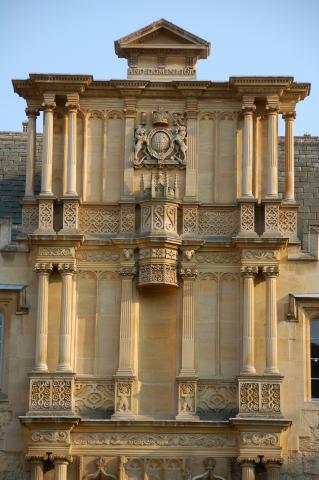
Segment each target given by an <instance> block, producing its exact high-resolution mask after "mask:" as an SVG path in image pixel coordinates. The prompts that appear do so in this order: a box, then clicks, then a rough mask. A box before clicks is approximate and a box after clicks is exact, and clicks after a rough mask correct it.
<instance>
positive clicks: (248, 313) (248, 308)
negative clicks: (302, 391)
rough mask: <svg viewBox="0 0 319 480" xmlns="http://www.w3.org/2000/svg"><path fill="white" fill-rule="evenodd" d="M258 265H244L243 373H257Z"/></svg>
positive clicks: (242, 270)
mask: <svg viewBox="0 0 319 480" xmlns="http://www.w3.org/2000/svg"><path fill="white" fill-rule="evenodd" d="M257 273H258V267H255V266H244V267H242V268H241V274H242V276H243V277H244V298H243V366H242V373H256V369H255V352H254V348H255V338H254V337H255V334H254V330H255V325H254V323H255V318H254V317H255V308H254V288H255V286H254V282H255V277H256V275H257Z"/></svg>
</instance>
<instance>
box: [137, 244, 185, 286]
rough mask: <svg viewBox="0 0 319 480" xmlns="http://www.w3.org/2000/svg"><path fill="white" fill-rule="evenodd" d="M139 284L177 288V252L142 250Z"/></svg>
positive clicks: (158, 248) (159, 249)
mask: <svg viewBox="0 0 319 480" xmlns="http://www.w3.org/2000/svg"><path fill="white" fill-rule="evenodd" d="M138 284H139V285H140V286H142V285H173V286H177V250H176V249H173V248H160V247H156V248H141V249H140V255H139V281H138Z"/></svg>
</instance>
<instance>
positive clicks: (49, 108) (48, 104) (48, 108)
mask: <svg viewBox="0 0 319 480" xmlns="http://www.w3.org/2000/svg"><path fill="white" fill-rule="evenodd" d="M42 107H43V110H44V111H45V112H53V110H54V109H55V107H56V103H55V102H53V101H49V100H47V101H44V102H43V103H42Z"/></svg>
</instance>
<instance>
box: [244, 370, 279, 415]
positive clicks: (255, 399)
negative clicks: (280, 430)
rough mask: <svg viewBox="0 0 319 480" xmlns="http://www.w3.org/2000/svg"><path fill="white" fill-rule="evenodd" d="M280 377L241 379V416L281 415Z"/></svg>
mask: <svg viewBox="0 0 319 480" xmlns="http://www.w3.org/2000/svg"><path fill="white" fill-rule="evenodd" d="M280 381H281V380H280V379H278V380H277V381H276V380H272V379H269V380H268V381H267V379H265V380H257V379H254V378H247V379H243V378H240V379H239V416H254V415H255V416H265V417H281V416H282V415H281V403H280V402H281V400H280Z"/></svg>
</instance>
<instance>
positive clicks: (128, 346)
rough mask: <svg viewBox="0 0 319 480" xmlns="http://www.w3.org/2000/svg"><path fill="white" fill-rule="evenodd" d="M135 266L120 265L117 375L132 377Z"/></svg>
mask: <svg viewBox="0 0 319 480" xmlns="http://www.w3.org/2000/svg"><path fill="white" fill-rule="evenodd" d="M135 274H136V269H135V267H132V266H129V267H122V269H121V276H122V296H121V318H120V345H119V366H118V370H117V372H116V375H117V376H122V377H127V376H128V377H132V376H134V372H133V278H134V275H135Z"/></svg>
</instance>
